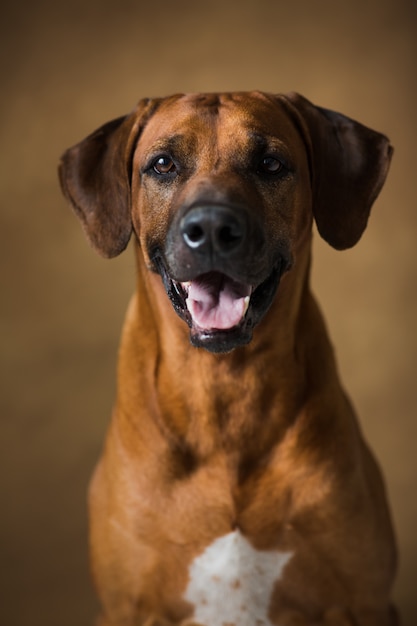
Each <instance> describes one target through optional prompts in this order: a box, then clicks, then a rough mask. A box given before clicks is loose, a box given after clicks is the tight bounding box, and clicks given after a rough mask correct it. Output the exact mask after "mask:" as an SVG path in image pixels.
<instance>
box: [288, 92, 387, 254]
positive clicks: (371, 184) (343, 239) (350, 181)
mask: <svg viewBox="0 0 417 626" xmlns="http://www.w3.org/2000/svg"><path fill="white" fill-rule="evenodd" d="M284 99H285V100H286V101H287V103H289V104H290V108H291V109H292V114H293V117H295V118H296V123H297V125H298V126H299V129H300V131H301V133H302V134H303V136H304V140H305V142H306V145H307V149H308V151H309V159H310V169H311V176H312V188H313V213H314V218H315V220H316V224H317V228H318V230H319V233H320V234H321V236H322V237H323V239H325V240H326V241H327V242H328V243H329V244H330V245H331V246H333V247H334V248H337V249H338V250H343V249H345V248H350V247H351V246H354V245H355V244H356V243H357V242H358V241H359V239H360V237H361V235H362V233H363V231H364V230H365V228H366V224H367V221H368V217H369V213H370V210H371V206H372V204H373V203H374V201H375V199H376V197H377V196H378V194H379V192H380V190H381V188H382V186H383V184H384V182H385V178H386V176H387V173H388V168H389V164H390V160H391V156H392V152H393V149H392V147H391V146H390V144H389V141H388V139H387V137H385V136H384V135H382V134H380V133H378V132H376V131H374V130H371V129H370V128H367V127H366V126H363V125H362V124H359V123H358V122H355V121H354V120H352V119H350V118H349V117H346V116H345V115H342V114H340V113H336V112H335V111H330V110H327V109H323V108H321V107H316V106H314V105H313V104H312V103H311V102H309V101H308V100H306V99H305V98H303V97H302V96H300V95H298V94H295V93H291V94H288V95H286V96H284Z"/></svg>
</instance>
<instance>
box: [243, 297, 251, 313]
mask: <svg viewBox="0 0 417 626" xmlns="http://www.w3.org/2000/svg"><path fill="white" fill-rule="evenodd" d="M249 301H250V296H246V298H245V306H244V308H243V315H246V311H247V310H248V308H249Z"/></svg>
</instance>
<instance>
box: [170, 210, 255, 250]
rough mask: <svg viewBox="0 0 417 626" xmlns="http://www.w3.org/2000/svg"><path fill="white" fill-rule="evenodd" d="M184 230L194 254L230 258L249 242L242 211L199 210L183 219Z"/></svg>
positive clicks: (182, 229) (182, 227)
mask: <svg viewBox="0 0 417 626" xmlns="http://www.w3.org/2000/svg"><path fill="white" fill-rule="evenodd" d="M180 230H181V234H182V237H183V239H184V241H185V243H186V245H187V246H188V247H189V248H191V249H192V250H195V251H196V252H200V253H210V252H216V253H217V254H219V255H221V256H227V255H228V254H231V253H233V252H236V251H237V250H239V248H241V246H242V245H243V244H244V242H245V239H246V233H247V226H246V217H245V215H244V213H243V212H242V211H238V210H234V209H232V208H229V207H226V206H221V205H211V206H210V205H209V206H198V207H195V208H193V209H191V210H190V211H188V213H187V214H186V215H185V216H184V217H183V218H182V220H181V222H180Z"/></svg>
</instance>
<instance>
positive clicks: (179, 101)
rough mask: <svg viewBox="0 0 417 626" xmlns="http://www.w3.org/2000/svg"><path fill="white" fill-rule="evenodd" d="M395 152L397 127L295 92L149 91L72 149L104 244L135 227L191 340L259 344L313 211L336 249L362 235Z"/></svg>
mask: <svg viewBox="0 0 417 626" xmlns="http://www.w3.org/2000/svg"><path fill="white" fill-rule="evenodd" d="M391 152H392V149H391V147H390V145H389V142H388V140H387V138H386V137H384V136H383V135H381V134H379V133H377V132H375V131H372V130H370V129H368V128H366V127H364V126H362V125H361V124H359V123H357V122H355V121H353V120H351V119H349V118H347V117H345V116H343V115H341V114H339V113H335V112H333V111H329V110H325V109H322V108H319V107H316V106H314V105H313V104H311V103H310V102H308V101H307V100H306V99H304V98H302V97H301V96H299V95H297V94H289V95H280V96H273V95H269V94H262V93H257V92H256V93H236V94H193V95H178V96H172V97H169V98H164V99H156V100H143V101H141V102H140V103H139V105H138V107H137V108H136V109H135V110H134V111H133V112H132V113H131V114H130V115H128V116H126V117H122V118H119V119H117V120H114V121H112V122H109V123H108V124H106V125H104V126H103V127H101V128H100V129H98V130H97V131H96V132H95V133H93V134H92V135H90V136H89V137H87V138H86V139H85V140H84V141H82V142H81V143H80V144H78V145H76V146H74V147H73V148H70V149H69V150H68V151H67V152H66V153H65V154H64V155H63V158H62V161H61V165H60V179H61V185H62V188H63V191H64V194H65V196H66V197H67V198H68V199H69V200H70V202H71V204H72V206H73V207H74V209H75V211H76V213H77V214H78V216H79V217H80V218H81V220H82V222H83V224H84V227H85V230H86V233H87V235H88V237H89V239H90V241H91V242H92V244H93V246H94V247H95V248H96V249H97V250H98V251H99V252H100V253H101V254H103V255H104V256H107V257H112V256H115V255H117V254H119V253H120V252H122V250H124V248H125V247H126V245H127V243H128V241H129V239H130V236H131V232H132V229H133V230H134V232H135V234H136V236H137V239H138V241H139V244H140V248H141V254H142V255H143V258H144V261H145V263H146V265H147V267H148V268H149V269H150V270H151V271H155V272H158V273H159V274H160V275H161V278H162V280H163V283H164V286H165V289H166V292H167V294H168V296H169V298H170V300H171V302H172V304H173V307H174V309H175V311H176V312H177V313H178V314H179V315H180V317H182V318H183V319H184V320H185V321H186V322H187V324H188V325H189V327H190V329H191V340H192V342H193V344H194V345H196V346H203V347H205V348H207V349H208V350H210V351H213V352H222V351H229V350H231V349H233V348H235V347H237V346H239V345H244V344H246V343H248V342H249V341H250V339H251V337H252V332H253V328H254V326H256V325H257V324H258V323H259V322H260V320H261V319H262V317H263V316H264V314H265V313H266V311H267V310H268V308H269V306H270V305H271V303H272V301H273V299H274V296H275V292H276V290H277V287H278V284H279V281H280V277H281V276H282V274H283V273H284V272H286V271H287V270H289V269H290V267H291V266H292V264H293V263H294V262H295V261H296V256H297V249H298V247H299V245H300V242H301V241H305V238H306V237H308V236H309V232H310V229H311V223H312V219H313V217H314V219H315V220H316V223H317V227H318V230H319V232H320V233H321V235H322V236H323V237H324V239H326V240H327V241H328V242H329V243H330V244H331V245H332V246H334V247H335V248H338V249H343V248H348V247H350V246H353V245H354V244H355V243H356V242H357V241H358V240H359V238H360V237H361V235H362V233H363V231H364V229H365V227H366V223H367V220H368V216H369V211H370V208H371V205H372V203H373V202H374V200H375V198H376V196H377V195H378V193H379V191H380V189H381V187H382V185H383V183H384V180H385V177H386V174H387V171H388V166H389V162H390V157H391Z"/></svg>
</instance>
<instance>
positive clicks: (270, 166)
mask: <svg viewBox="0 0 417 626" xmlns="http://www.w3.org/2000/svg"><path fill="white" fill-rule="evenodd" d="M283 167H284V166H283V164H282V163H281V161H280V160H279V159H276V158H275V157H272V156H267V157H264V158H263V159H262V160H261V162H260V164H259V170H260V172H263V173H265V174H278V173H279V172H281V170H282V169H283Z"/></svg>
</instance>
